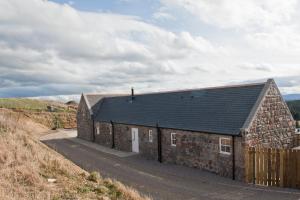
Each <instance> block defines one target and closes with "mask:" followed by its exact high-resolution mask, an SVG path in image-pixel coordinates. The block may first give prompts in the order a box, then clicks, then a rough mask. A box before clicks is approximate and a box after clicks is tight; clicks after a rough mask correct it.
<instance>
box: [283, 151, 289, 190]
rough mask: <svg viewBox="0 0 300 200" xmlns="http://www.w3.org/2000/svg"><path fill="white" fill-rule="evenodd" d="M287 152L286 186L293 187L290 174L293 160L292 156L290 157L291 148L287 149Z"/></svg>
mask: <svg viewBox="0 0 300 200" xmlns="http://www.w3.org/2000/svg"><path fill="white" fill-rule="evenodd" d="M285 152H286V156H285V176H286V179H285V183H284V185H285V187H291V185H290V183H291V176H290V173H289V171H290V166H291V165H290V161H291V159H290V158H291V157H290V150H289V149H285Z"/></svg>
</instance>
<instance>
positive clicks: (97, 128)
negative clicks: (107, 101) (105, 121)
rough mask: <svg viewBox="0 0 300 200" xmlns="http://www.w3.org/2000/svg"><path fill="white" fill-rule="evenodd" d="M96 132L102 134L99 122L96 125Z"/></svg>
mask: <svg viewBox="0 0 300 200" xmlns="http://www.w3.org/2000/svg"><path fill="white" fill-rule="evenodd" d="M96 133H97V135H99V134H100V127H99V124H98V125H97V127H96Z"/></svg>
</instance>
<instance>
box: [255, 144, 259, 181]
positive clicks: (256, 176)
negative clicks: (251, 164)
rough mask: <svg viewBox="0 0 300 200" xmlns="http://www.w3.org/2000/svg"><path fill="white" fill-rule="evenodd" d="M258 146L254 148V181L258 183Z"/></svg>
mask: <svg viewBox="0 0 300 200" xmlns="http://www.w3.org/2000/svg"><path fill="white" fill-rule="evenodd" d="M259 151H260V148H255V183H256V184H260V183H259V182H260V179H259V155H260V152H259Z"/></svg>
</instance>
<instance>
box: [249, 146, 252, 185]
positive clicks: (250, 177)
mask: <svg viewBox="0 0 300 200" xmlns="http://www.w3.org/2000/svg"><path fill="white" fill-rule="evenodd" d="M252 155H253V150H252V147H250V148H249V160H248V169H249V171H248V183H252V182H253V156H252Z"/></svg>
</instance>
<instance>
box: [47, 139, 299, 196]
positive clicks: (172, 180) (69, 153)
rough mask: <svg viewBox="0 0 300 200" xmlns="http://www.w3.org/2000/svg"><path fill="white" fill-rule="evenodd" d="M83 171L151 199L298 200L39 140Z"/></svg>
mask: <svg viewBox="0 0 300 200" xmlns="http://www.w3.org/2000/svg"><path fill="white" fill-rule="evenodd" d="M43 142H44V143H45V144H47V145H48V146H50V147H52V148H53V149H55V150H56V151H58V152H59V153H61V154H62V155H64V156H65V157H66V158H68V159H70V160H72V161H73V162H74V163H76V164H77V165H79V166H80V167H82V168H83V169H85V170H87V171H99V172H100V174H101V175H102V176H104V177H110V178H114V179H117V180H119V181H121V182H123V183H124V184H126V185H129V186H132V187H133V188H135V189H137V190H138V191H140V192H141V193H143V194H146V195H149V196H151V197H152V198H153V199H172V200H176V199H180V200H188V199H205V200H213V199H214V200H216V199H223V200H248V199H258V200H260V199H262V200H277V199H278V200H285V199H287V200H298V199H299V200H300V190H292V189H285V188H271V187H260V186H253V185H248V184H245V183H241V182H238V181H232V180H230V179H227V178H223V177H219V176H217V175H214V174H211V173H208V172H204V171H201V170H199V169H193V168H188V167H183V166H178V165H170V164H161V163H159V162H156V161H152V160H146V159H144V158H142V157H141V156H139V155H133V156H129V157H118V156H115V155H112V154H109V153H104V152H101V151H99V150H96V149H95V148H90V147H88V146H87V145H83V144H82V143H78V142H76V140H70V139H65V138H58V139H57V138H56V139H49V138H48V140H45V141H43Z"/></svg>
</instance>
